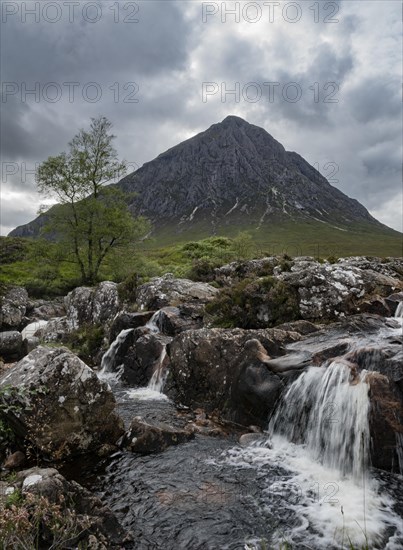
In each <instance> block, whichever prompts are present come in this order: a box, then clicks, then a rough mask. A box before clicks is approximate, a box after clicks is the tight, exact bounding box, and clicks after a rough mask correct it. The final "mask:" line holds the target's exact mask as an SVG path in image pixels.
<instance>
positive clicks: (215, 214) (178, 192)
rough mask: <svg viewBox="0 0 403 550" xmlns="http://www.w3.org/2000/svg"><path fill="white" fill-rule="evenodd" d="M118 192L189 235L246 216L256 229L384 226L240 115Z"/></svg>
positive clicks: (169, 154) (165, 156) (146, 168)
mask: <svg viewBox="0 0 403 550" xmlns="http://www.w3.org/2000/svg"><path fill="white" fill-rule="evenodd" d="M118 186H119V187H120V188H122V189H123V190H125V191H127V192H133V191H134V192H136V193H137V198H136V199H135V200H134V201H133V202H132V204H131V209H132V211H133V213H140V214H143V215H145V216H148V217H149V218H150V219H151V220H153V221H155V222H157V224H158V225H159V226H161V224H164V223H169V224H172V223H176V224H177V225H178V228H179V226H180V225H182V226H183V227H182V229H183V230H185V229H189V228H190V227H191V226H193V225H195V224H196V223H197V222H200V221H201V220H206V221H209V222H210V223H211V225H212V227H214V228H215V229H216V230H217V229H218V228H219V227H220V226H223V225H231V222H232V221H234V222H235V221H236V222H238V221H239V219H240V218H242V217H244V218H246V217H247V219H248V222H249V224H250V225H253V224H254V225H255V226H256V227H260V226H262V225H263V224H265V223H267V222H269V221H274V220H275V221H280V220H283V221H286V220H288V221H289V220H302V219H311V220H314V219H316V220H317V221H321V222H328V223H332V224H337V223H339V224H342V225H345V224H351V223H354V222H366V223H370V224H374V225H377V226H379V225H380V224H379V222H377V221H376V220H375V219H374V218H372V216H371V215H370V214H369V213H368V211H367V210H366V209H365V208H364V207H363V206H362V205H361V204H360V203H359V202H358V201H356V200H354V199H350V198H348V197H347V196H346V195H344V194H343V193H342V192H341V191H339V190H338V189H336V188H335V187H332V186H331V185H330V184H329V183H328V182H327V180H326V179H325V178H324V177H323V176H322V175H321V174H320V173H319V172H318V171H317V170H315V169H314V168H313V167H312V166H311V165H309V164H308V163H307V162H306V161H305V160H304V159H303V158H302V157H301V156H299V155H298V154H297V153H291V152H287V151H286V150H285V149H284V147H283V146H282V145H281V144H280V143H279V142H278V141H276V140H275V139H274V138H273V137H272V136H271V135H270V134H268V133H267V132H266V131H265V130H263V129H262V128H259V127H258V126H254V125H252V124H248V123H247V122H246V121H244V120H243V119H241V118H238V117H235V116H229V117H227V118H226V119H224V121H223V122H221V123H219V124H214V125H213V126H211V127H210V128H209V129H208V130H206V131H205V132H202V133H201V134H198V135H197V136H194V137H193V138H191V139H189V140H187V141H184V142H183V143H180V144H179V145H177V146H175V147H173V148H172V149H169V150H168V151H166V152H165V153H162V154H161V155H159V156H158V157H157V158H156V159H155V160H153V161H151V162H149V163H146V164H144V165H143V166H142V167H141V168H140V169H139V170H137V171H136V172H134V173H133V174H130V175H129V176H127V177H125V178H124V179H123V180H121V181H120V182H119V184H118Z"/></svg>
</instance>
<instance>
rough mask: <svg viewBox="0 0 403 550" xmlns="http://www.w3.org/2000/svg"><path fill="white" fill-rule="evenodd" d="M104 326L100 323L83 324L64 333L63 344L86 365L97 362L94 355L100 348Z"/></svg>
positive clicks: (93, 364) (92, 364)
mask: <svg viewBox="0 0 403 550" xmlns="http://www.w3.org/2000/svg"><path fill="white" fill-rule="evenodd" d="M103 339H104V327H103V326H102V325H91V324H89V325H84V326H82V327H80V328H79V329H77V330H73V331H72V332H70V333H69V334H67V335H66V338H65V339H64V340H63V344H65V345H66V346H68V347H69V348H70V349H71V351H73V352H74V353H75V354H76V355H78V357H79V358H80V359H81V360H82V361H84V363H86V364H87V365H90V366H95V365H96V364H97V361H96V359H97V358H96V355H97V353H98V352H99V350H100V349H101V348H102V342H103Z"/></svg>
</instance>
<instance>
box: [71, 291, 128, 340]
mask: <svg viewBox="0 0 403 550" xmlns="http://www.w3.org/2000/svg"><path fill="white" fill-rule="evenodd" d="M65 307H66V312H67V319H68V321H69V323H70V325H71V328H72V329H77V328H79V327H80V326H81V325H83V324H88V323H91V324H98V323H102V324H106V325H108V324H110V323H111V322H112V320H113V318H114V317H115V315H116V314H117V312H118V311H119V295H118V285H117V284H116V283H112V282H110V281H103V282H102V283H99V285H98V286H97V287H95V288H89V287H78V288H75V289H74V290H72V291H71V292H69V294H68V295H67V296H66V298H65Z"/></svg>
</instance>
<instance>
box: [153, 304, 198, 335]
mask: <svg viewBox="0 0 403 550" xmlns="http://www.w3.org/2000/svg"><path fill="white" fill-rule="evenodd" d="M203 315H204V311H203V308H202V307H200V306H197V305H192V304H183V305H180V306H179V307H163V308H162V309H160V310H159V314H158V316H157V318H156V321H155V322H156V325H157V327H158V328H159V330H160V331H161V332H162V333H163V334H166V335H167V336H175V335H176V334H179V333H180V332H183V331H185V330H195V329H198V328H202V326H203Z"/></svg>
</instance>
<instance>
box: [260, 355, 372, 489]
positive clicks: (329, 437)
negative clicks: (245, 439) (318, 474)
mask: <svg viewBox="0 0 403 550" xmlns="http://www.w3.org/2000/svg"><path fill="white" fill-rule="evenodd" d="M365 377H366V372H365V371H362V372H361V373H360V374H356V375H353V374H352V371H351V369H350V368H349V367H348V366H347V365H346V364H345V363H343V362H342V361H334V362H332V363H331V364H330V365H329V366H328V367H326V368H324V367H310V368H309V369H308V370H307V371H306V372H304V373H303V374H301V376H300V377H299V378H298V379H297V380H296V381H295V382H294V383H293V384H292V385H291V386H290V388H289V390H288V391H287V392H286V394H285V396H284V398H283V400H282V403H281V405H280V406H279V407H278V408H277V412H276V414H275V416H274V417H273V418H272V420H271V422H270V425H269V433H271V434H272V435H273V434H280V435H283V436H285V437H286V438H287V439H288V440H289V441H291V442H293V443H302V444H304V445H305V446H306V448H307V450H308V451H309V452H310V453H311V454H312V457H313V458H314V459H315V460H318V461H319V462H321V463H322V464H324V465H325V466H328V467H330V468H332V469H336V470H338V471H340V472H341V473H342V474H343V475H350V474H352V475H353V477H354V478H356V479H360V478H361V477H362V475H363V473H364V472H365V471H366V469H367V461H368V454H369V453H368V449H369V440H370V434H369V420H368V412H369V406H370V403H369V398H368V390H369V387H368V384H366V382H365Z"/></svg>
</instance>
